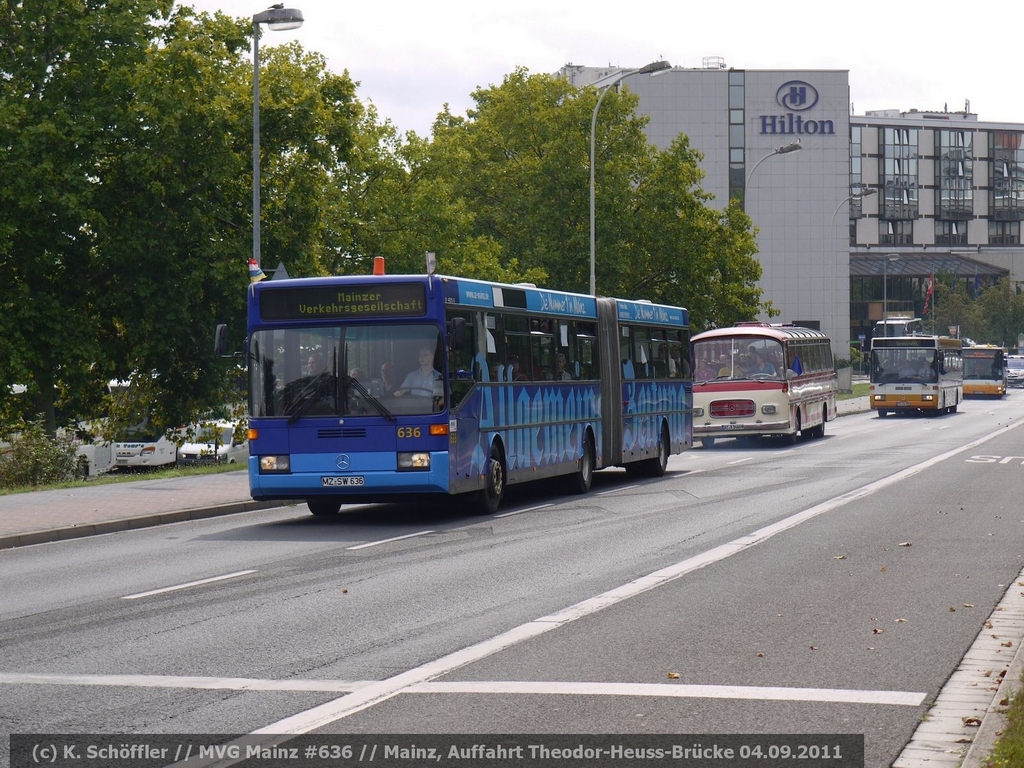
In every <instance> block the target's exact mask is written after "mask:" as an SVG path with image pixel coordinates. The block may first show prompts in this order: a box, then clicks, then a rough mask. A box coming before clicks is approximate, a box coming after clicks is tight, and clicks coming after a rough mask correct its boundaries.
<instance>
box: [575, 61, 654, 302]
mask: <svg viewBox="0 0 1024 768" xmlns="http://www.w3.org/2000/svg"><path fill="white" fill-rule="evenodd" d="M671 68H672V65H671V64H669V63H668V62H667V61H652V62H651V63H650V64H648V65H646V66H643V67H640V69H624V70H623V71H621V72H619V73H618V74H617V75H614V76H613V77H612V78H611V79H610V80H609V81H608V82H607V83H605V84H604V85H601V86H599V88H600V91H601V95H600V96H598V97H597V104H596V105H595V106H594V114H593V116H592V117H591V119H590V295H591V296H596V295H597V275H596V272H595V268H596V264H597V259H596V252H597V241H596V238H595V232H596V230H595V227H594V145H595V136H596V134H597V111H598V110H599V109H600V108H601V102H602V101H604V97H605V94H606V93H608V91H610V90H611V89H612V87H613V86H616V85H618V84H619V83H620V82H621V81H622V80H623V79H625V78H627V77H629V76H630V75H647V74H650V73H652V72H661V71H663V70H666V69H671Z"/></svg>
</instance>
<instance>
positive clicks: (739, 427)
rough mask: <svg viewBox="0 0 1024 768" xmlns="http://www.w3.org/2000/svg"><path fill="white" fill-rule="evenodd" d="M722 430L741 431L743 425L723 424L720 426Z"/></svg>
mask: <svg viewBox="0 0 1024 768" xmlns="http://www.w3.org/2000/svg"><path fill="white" fill-rule="evenodd" d="M722 429H723V430H726V429H743V425H742V424H723V425H722Z"/></svg>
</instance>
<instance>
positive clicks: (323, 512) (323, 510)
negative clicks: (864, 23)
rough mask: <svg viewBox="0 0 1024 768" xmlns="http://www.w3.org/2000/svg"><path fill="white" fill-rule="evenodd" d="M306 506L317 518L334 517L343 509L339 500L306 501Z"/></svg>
mask: <svg viewBox="0 0 1024 768" xmlns="http://www.w3.org/2000/svg"><path fill="white" fill-rule="evenodd" d="M306 506H307V507H309V511H310V512H312V513H313V514H314V515H315V516H317V517H334V516H335V515H336V514H338V511H339V510H340V509H341V502H340V501H338V500H337V499H306Z"/></svg>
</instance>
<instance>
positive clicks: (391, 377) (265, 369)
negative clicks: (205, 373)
mask: <svg viewBox="0 0 1024 768" xmlns="http://www.w3.org/2000/svg"><path fill="white" fill-rule="evenodd" d="M442 371H443V354H442V344H441V336H440V332H439V329H438V327H437V326H435V325H431V324H428V323H408V324H392V323H389V324H380V325H354V324H353V325H336V326H329V327H324V326H316V327H308V328H303V327H290V328H288V329H287V330H282V329H271V330H259V331H256V332H254V333H253V334H252V336H251V338H250V339H249V376H250V387H249V391H250V393H251V394H250V399H251V402H250V413H251V415H253V416H257V417H261V416H269V417H281V418H285V419H288V420H289V421H295V420H298V419H300V418H303V417H315V416H347V417H358V416H369V415H373V416H385V417H386V418H393V414H396V413H399V414H413V415H415V414H431V413H439V412H441V411H443V410H444V408H445V396H446V395H445V377H444V376H443V375H442Z"/></svg>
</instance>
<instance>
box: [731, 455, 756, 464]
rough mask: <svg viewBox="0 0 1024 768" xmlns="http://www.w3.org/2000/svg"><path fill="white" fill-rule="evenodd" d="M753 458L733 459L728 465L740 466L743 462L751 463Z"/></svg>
mask: <svg viewBox="0 0 1024 768" xmlns="http://www.w3.org/2000/svg"><path fill="white" fill-rule="evenodd" d="M753 458H754V457H753V456H747V458H745V459H735V460H733V461H730V462H729V463H730V464H742V463H743V462H745V461H752V460H753Z"/></svg>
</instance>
